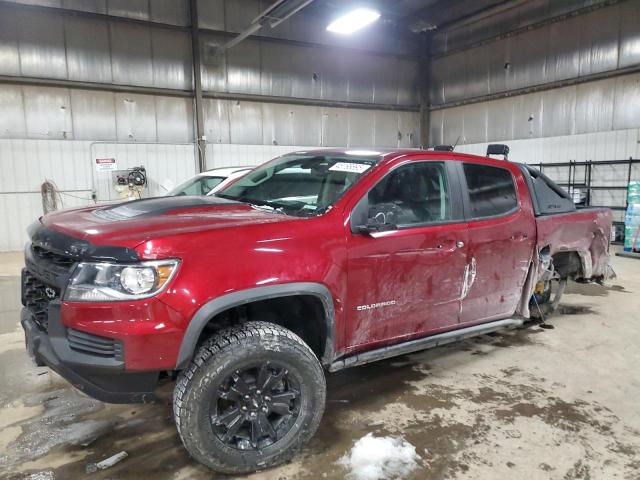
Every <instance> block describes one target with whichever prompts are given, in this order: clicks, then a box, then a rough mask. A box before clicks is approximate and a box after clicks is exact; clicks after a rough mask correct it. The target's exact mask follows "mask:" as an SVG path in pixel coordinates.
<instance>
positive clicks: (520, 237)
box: [511, 233, 529, 242]
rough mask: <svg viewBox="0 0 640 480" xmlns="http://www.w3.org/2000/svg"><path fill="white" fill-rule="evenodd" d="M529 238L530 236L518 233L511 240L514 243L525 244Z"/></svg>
mask: <svg viewBox="0 0 640 480" xmlns="http://www.w3.org/2000/svg"><path fill="white" fill-rule="evenodd" d="M527 238H529V235H527V234H526V233H516V234H514V235H511V240H512V241H514V242H523V241H525V240H526V239H527Z"/></svg>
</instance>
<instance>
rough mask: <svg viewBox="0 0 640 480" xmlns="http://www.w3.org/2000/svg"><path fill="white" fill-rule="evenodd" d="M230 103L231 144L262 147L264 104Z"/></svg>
mask: <svg viewBox="0 0 640 480" xmlns="http://www.w3.org/2000/svg"><path fill="white" fill-rule="evenodd" d="M230 103H231V104H230V106H229V130H230V132H231V139H230V140H231V143H245V144H248V145H260V144H261V143H262V104H260V103H255V102H230Z"/></svg>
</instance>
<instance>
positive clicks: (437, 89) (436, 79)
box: [429, 57, 449, 105]
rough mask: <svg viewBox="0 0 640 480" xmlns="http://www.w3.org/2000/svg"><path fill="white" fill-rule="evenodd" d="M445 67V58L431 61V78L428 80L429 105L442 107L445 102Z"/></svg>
mask: <svg viewBox="0 0 640 480" xmlns="http://www.w3.org/2000/svg"><path fill="white" fill-rule="evenodd" d="M445 65H447V57H441V58H436V59H434V60H432V63H431V78H430V79H429V80H430V81H429V102H430V103H431V105H442V104H443V103H444V102H445V98H444V86H445V83H448V81H449V76H447V71H446V67H445Z"/></svg>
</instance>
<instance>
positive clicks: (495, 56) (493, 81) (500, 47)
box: [487, 38, 513, 94]
mask: <svg viewBox="0 0 640 480" xmlns="http://www.w3.org/2000/svg"><path fill="white" fill-rule="evenodd" d="M488 47H489V57H488V59H487V64H488V68H489V93H492V94H493V93H498V92H504V91H506V90H507V85H511V84H512V83H513V69H512V68H511V38H505V39H504V40H501V41H499V42H494V43H491V44H490V45H488Z"/></svg>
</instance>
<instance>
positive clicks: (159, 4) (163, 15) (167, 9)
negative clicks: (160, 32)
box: [149, 0, 200, 26]
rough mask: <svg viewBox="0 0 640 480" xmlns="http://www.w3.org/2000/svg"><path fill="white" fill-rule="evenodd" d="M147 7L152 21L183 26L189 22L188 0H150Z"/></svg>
mask: <svg viewBox="0 0 640 480" xmlns="http://www.w3.org/2000/svg"><path fill="white" fill-rule="evenodd" d="M149 9H150V12H149V18H150V20H151V21H152V22H158V23H167V24H169V25H183V26H186V25H190V24H191V18H190V12H189V3H188V0H150V1H149ZM198 13H200V11H199V10H198Z"/></svg>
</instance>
